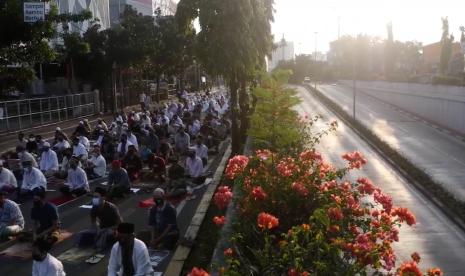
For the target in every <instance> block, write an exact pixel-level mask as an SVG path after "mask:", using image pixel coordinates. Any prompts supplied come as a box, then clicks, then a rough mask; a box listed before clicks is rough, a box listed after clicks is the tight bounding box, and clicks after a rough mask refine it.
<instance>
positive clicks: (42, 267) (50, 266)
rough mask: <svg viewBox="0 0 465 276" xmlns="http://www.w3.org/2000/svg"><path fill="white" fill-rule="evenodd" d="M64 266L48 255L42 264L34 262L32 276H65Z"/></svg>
mask: <svg viewBox="0 0 465 276" xmlns="http://www.w3.org/2000/svg"><path fill="white" fill-rule="evenodd" d="M65 275H66V273H65V271H64V270H63V264H62V263H61V262H60V261H59V260H58V259H57V258H55V257H53V256H52V255H50V254H48V253H47V257H45V259H44V260H43V261H42V262H37V261H32V276H65Z"/></svg>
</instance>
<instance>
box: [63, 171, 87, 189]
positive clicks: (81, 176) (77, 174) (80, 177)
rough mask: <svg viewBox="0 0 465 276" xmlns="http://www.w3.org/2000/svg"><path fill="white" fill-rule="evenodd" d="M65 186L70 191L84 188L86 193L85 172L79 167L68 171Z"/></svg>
mask: <svg viewBox="0 0 465 276" xmlns="http://www.w3.org/2000/svg"><path fill="white" fill-rule="evenodd" d="M65 185H67V186H69V188H70V189H71V190H75V189H79V188H84V189H85V190H86V191H89V182H88V181H87V175H86V172H85V171H84V170H83V169H81V168H80V167H77V168H76V169H75V170H73V169H69V170H68V180H67V183H65Z"/></svg>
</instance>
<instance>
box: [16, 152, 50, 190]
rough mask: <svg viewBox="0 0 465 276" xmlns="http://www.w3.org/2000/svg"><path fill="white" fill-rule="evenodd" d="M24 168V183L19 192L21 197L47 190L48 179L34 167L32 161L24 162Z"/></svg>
mask: <svg viewBox="0 0 465 276" xmlns="http://www.w3.org/2000/svg"><path fill="white" fill-rule="evenodd" d="M22 166H23V168H24V173H23V182H22V184H21V189H20V191H19V193H20V195H23V196H27V195H29V196H30V195H32V194H33V193H34V192H37V191H38V190H42V191H45V190H47V179H46V178H45V176H44V174H43V173H42V172H41V171H40V170H39V169H37V168H34V167H33V166H32V162H31V161H24V162H23V163H22Z"/></svg>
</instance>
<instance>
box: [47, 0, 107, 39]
mask: <svg viewBox="0 0 465 276" xmlns="http://www.w3.org/2000/svg"><path fill="white" fill-rule="evenodd" d="M108 1H109V0H86V1H82V0H53V1H52V3H54V4H55V5H56V6H57V7H58V12H59V13H70V14H76V13H79V12H82V11H83V10H90V11H91V12H92V16H93V17H94V18H97V19H98V20H99V24H100V26H101V28H102V29H108V28H110V9H109V2H108ZM89 24H90V22H89V20H87V21H85V22H79V23H74V22H71V23H68V25H69V26H68V27H69V30H70V31H72V32H80V33H84V32H85V31H86V30H87V28H88V27H89Z"/></svg>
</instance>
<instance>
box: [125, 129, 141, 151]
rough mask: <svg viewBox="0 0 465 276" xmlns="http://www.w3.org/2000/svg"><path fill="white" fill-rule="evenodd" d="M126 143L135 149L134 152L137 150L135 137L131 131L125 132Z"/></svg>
mask: <svg viewBox="0 0 465 276" xmlns="http://www.w3.org/2000/svg"><path fill="white" fill-rule="evenodd" d="M127 137H128V142H129V143H131V144H132V145H134V147H136V150H139V143H138V142H137V137H136V135H134V133H132V131H131V130H128V131H127Z"/></svg>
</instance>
